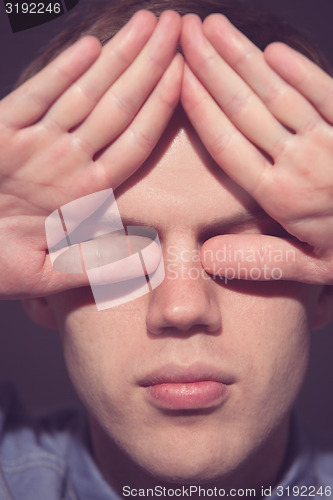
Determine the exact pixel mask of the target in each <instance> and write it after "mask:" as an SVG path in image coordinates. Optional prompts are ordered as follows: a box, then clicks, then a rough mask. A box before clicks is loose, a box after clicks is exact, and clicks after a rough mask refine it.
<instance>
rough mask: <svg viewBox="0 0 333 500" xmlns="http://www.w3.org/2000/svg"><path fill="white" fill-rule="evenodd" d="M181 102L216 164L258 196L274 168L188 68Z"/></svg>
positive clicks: (186, 67)
mask: <svg viewBox="0 0 333 500" xmlns="http://www.w3.org/2000/svg"><path fill="white" fill-rule="evenodd" d="M181 102H182V105H183V108H184V110H185V112H186V114H187V116H188V117H189V119H190V121H191V123H192V125H193V127H194V128H195V129H196V131H197V133H198V135H199V136H200V138H201V140H202V142H203V143H204V145H205V147H206V149H207V150H208V151H209V153H210V155H211V156H212V157H213V158H214V160H215V161H216V163H217V164H218V165H220V167H221V168H223V170H224V171H225V172H226V173H227V174H228V175H229V176H230V177H231V178H232V179H233V180H234V181H235V182H237V184H239V185H240V186H242V187H243V188H244V189H246V190H247V191H248V192H249V193H250V194H252V193H254V192H255V191H256V189H257V187H258V185H259V183H260V181H261V178H262V176H263V175H264V174H265V172H266V171H267V170H268V171H269V168H270V167H271V164H270V163H269V162H268V161H267V160H266V159H265V158H264V156H263V155H262V154H261V153H260V152H259V151H258V150H257V148H255V147H254V146H253V145H252V144H251V143H250V142H249V141H248V140H247V139H246V138H245V137H244V135H243V134H241V133H240V132H239V130H238V129H237V128H236V127H235V126H234V124H233V123H231V121H230V120H229V118H228V117H227V116H226V115H225V114H224V113H223V111H222V110H221V109H220V108H219V106H218V105H217V104H216V102H215V101H214V100H213V99H212V97H211V96H210V94H209V93H208V92H207V90H206V89H205V88H204V87H203V86H202V85H201V83H200V82H199V80H198V79H197V78H196V76H195V75H194V74H193V73H192V71H191V70H190V68H189V67H188V66H187V65H186V64H185V67H184V75H183V84H182V91H181ZM244 159H245V160H244Z"/></svg>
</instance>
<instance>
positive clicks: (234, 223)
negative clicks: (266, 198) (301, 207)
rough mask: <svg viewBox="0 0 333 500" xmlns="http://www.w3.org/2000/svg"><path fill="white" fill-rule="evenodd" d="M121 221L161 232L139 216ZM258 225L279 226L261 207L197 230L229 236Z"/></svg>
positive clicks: (218, 220) (202, 225)
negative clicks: (231, 233)
mask: <svg viewBox="0 0 333 500" xmlns="http://www.w3.org/2000/svg"><path fill="white" fill-rule="evenodd" d="M121 219H122V222H123V224H124V226H151V227H154V228H155V229H156V230H157V231H159V230H160V228H159V227H158V226H157V225H156V224H150V223H149V221H148V220H143V219H142V218H141V217H140V216H139V215H138V216H136V217H126V216H123V217H122V218H121ZM257 223H265V224H276V225H278V223H277V222H276V221H275V220H274V219H272V217H270V216H269V215H268V214H267V213H266V212H265V211H264V210H263V209H262V208H261V207H260V206H258V207H256V208H255V209H254V210H252V211H247V212H239V213H235V214H233V215H231V216H230V217H223V218H222V217H221V218H219V219H215V220H212V221H210V222H209V223H205V224H200V225H199V226H198V228H197V232H198V233H216V234H228V233H230V232H235V231H237V230H245V229H248V228H251V227H253V226H255V225H256V224H257Z"/></svg>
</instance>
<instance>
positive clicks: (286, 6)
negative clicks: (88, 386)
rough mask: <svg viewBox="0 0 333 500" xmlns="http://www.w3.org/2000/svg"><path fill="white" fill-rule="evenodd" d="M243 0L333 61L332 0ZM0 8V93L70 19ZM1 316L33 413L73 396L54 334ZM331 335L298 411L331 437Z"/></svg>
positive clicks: (6, 352) (9, 374) (17, 314)
mask: <svg viewBox="0 0 333 500" xmlns="http://www.w3.org/2000/svg"><path fill="white" fill-rule="evenodd" d="M118 1H119V0H118ZM120 1H121V0H120ZM244 3H247V4H250V5H251V6H255V7H256V8H258V9H260V8H263V7H264V8H265V9H266V10H269V11H271V12H273V13H275V14H277V15H279V16H281V17H284V18H286V19H287V20H288V21H289V22H290V23H291V24H293V25H294V26H297V27H298V28H301V30H302V31H305V33H307V34H308V36H309V38H310V39H312V41H313V42H314V43H315V44H316V45H317V46H318V47H319V48H320V49H321V50H322V51H323V52H324V53H325V54H326V56H327V57H328V59H329V60H330V61H331V63H332V64H333V34H332V21H333V1H332V0H244ZM166 4H167V2H166ZM86 5H90V8H94V0H90V1H89V0H81V1H80V3H79V4H78V6H77V7H75V9H74V10H75V11H76V14H80V10H81V11H82V9H83V8H85V6H86ZM95 6H96V4H95ZM95 8H96V7H95ZM0 9H1V10H0V46H1V49H0V68H1V71H0V98H1V97H3V96H4V95H6V94H7V93H8V92H9V91H10V88H11V86H12V84H13V83H14V82H15V80H16V78H17V77H18V75H19V73H20V72H21V70H22V69H23V68H24V66H25V65H26V64H27V63H28V62H29V61H30V60H32V59H33V58H34V57H35V56H36V54H37V53H38V51H39V50H41V49H42V48H43V46H44V44H45V43H46V42H47V41H48V40H50V39H51V38H52V37H53V36H54V35H55V34H57V33H58V32H59V31H61V30H62V29H63V27H64V24H65V23H66V24H68V15H67V14H65V15H64V16H62V17H60V18H58V19H56V20H53V21H51V22H49V23H47V24H44V25H41V26H39V27H35V28H32V29H30V30H27V31H23V32H19V33H15V34H13V33H12V32H11V29H10V25H9V22H8V19H7V17H6V14H5V12H4V9H3V4H1V5H0ZM332 85H333V83H332ZM0 154H1V151H0ZM0 318H1V335H0V379H11V380H12V381H13V382H14V384H15V385H16V387H17V390H18V391H19V393H20V396H21V398H22V399H23V401H24V402H25V404H26V405H27V407H28V408H29V410H30V411H31V412H32V413H33V414H36V413H38V414H39V413H44V412H45V411H47V410H51V409H55V408H57V407H59V405H66V404H68V403H72V402H73V401H76V398H75V395H74V391H73V389H72V387H71V385H70V382H69V380H68V376H67V374H66V370H65V366H64V362H63V359H62V353H61V347H60V342H59V340H58V334H57V333H56V332H53V331H48V330H43V329H42V328H40V327H37V326H35V325H33V324H32V323H31V322H30V321H29V320H28V319H27V318H26V316H25V315H24V312H23V310H22V307H21V305H20V303H17V302H15V301H3V302H2V303H1V302H0ZM332 334H333V326H330V327H328V328H326V329H324V330H321V331H319V332H315V333H314V334H313V348H312V355H311V359H310V367H309V372H308V375H307V378H306V380H305V384H304V388H303V390H302V393H301V395H300V398H299V401H298V404H297V410H298V412H299V413H301V414H302V417H303V419H304V421H305V422H306V423H308V424H309V425H310V426H312V427H316V428H318V429H320V430H321V431H323V432H326V433H328V434H329V435H330V436H331V437H332V438H333V390H332V389H333V366H332V353H333V335H332Z"/></svg>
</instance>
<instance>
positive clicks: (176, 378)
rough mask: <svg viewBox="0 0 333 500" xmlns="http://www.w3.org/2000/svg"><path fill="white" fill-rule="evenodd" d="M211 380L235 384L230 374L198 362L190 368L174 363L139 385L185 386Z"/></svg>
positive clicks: (165, 366)
mask: <svg viewBox="0 0 333 500" xmlns="http://www.w3.org/2000/svg"><path fill="white" fill-rule="evenodd" d="M209 380H212V381H215V382H220V383H222V384H225V385H228V384H231V383H232V382H233V379H232V377H231V375H230V374H227V373H224V372H222V371H221V370H219V369H218V368H215V367H212V366H211V365H208V364H204V363H201V362H198V363H193V364H192V365H190V366H182V365H177V364H174V363H170V364H167V365H164V366H162V367H161V368H158V369H157V370H153V371H151V372H149V373H148V374H147V375H146V376H144V377H143V378H141V379H140V380H139V385H140V386H144V387H149V386H152V385H158V384H168V383H169V384H181V383H183V384H185V383H194V382H202V381H209Z"/></svg>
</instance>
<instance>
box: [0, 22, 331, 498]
mask: <svg viewBox="0 0 333 500" xmlns="http://www.w3.org/2000/svg"><path fill="white" fill-rule="evenodd" d="M128 26H129V25H127V27H125V29H124V31H122V32H120V34H119V36H118V35H117V37H118V38H115V39H113V40H112V41H111V42H109V44H107V45H106V46H105V47H104V48H103V49H101V47H100V46H99V44H98V43H97V42H96V40H94V39H92V38H88V39H84V40H83V41H81V42H79V43H78V44H77V45H76V46H74V48H72V49H69V51H67V52H66V53H64V54H62V55H61V56H60V57H59V58H58V59H57V60H56V61H54V62H53V63H51V65H49V66H48V67H47V68H46V69H45V70H43V71H42V72H41V73H40V74H38V75H36V77H34V78H33V79H31V80H30V81H29V82H27V83H26V84H24V85H23V86H22V87H21V88H20V89H18V90H17V91H15V92H14V93H12V94H11V95H10V96H8V97H7V98H6V99H5V100H3V101H2V103H1V105H0V116H1V129H0V130H1V134H0V136H1V144H0V145H1V150H2V152H3V158H4V161H3V164H1V165H0V167H1V168H0V171H1V174H0V191H1V196H0V214H1V220H0V236H1V238H0V242H1V254H0V255H1V257H0V271H2V272H1V276H2V280H1V284H0V295H1V297H3V298H26V297H36V296H37V297H40V296H43V295H48V294H51V293H55V292H59V291H63V290H66V291H65V292H63V293H61V294H58V295H55V296H52V297H51V298H42V299H34V300H30V301H28V302H27V309H28V311H29V314H30V315H31V317H33V318H34V319H35V320H36V321H37V322H39V323H42V324H44V325H49V326H56V325H57V326H58V328H59V330H60V331H61V335H62V339H63V344H64V352H65V357H66V361H67V365H68V369H69V373H70V376H71V378H72V380H73V383H74V385H75V387H76V389H77V392H78V394H79V395H80V397H81V399H82V400H83V402H84V404H85V406H86V408H87V410H88V413H89V415H90V421H91V432H92V444H93V449H94V454H95V457H96V460H97V462H98V463H99V465H100V467H101V470H102V471H103V473H104V474H105V476H106V478H107V479H108V480H109V481H110V483H112V484H115V486H116V488H118V489H119V490H121V484H122V480H123V479H122V471H131V472H132V474H131V476H132V477H133V478H134V479H133V480H134V481H137V484H147V485H148V484H151V481H155V480H152V479H151V476H150V475H153V476H154V477H158V478H159V480H164V481H168V482H169V481H176V482H177V481H180V482H184V481H185V482H194V481H208V482H210V483H211V484H216V482H219V484H221V485H223V487H225V488H231V487H238V488H239V487H244V488H248V487H257V486H258V485H259V484H260V485H265V484H267V485H271V484H274V483H275V482H276V481H277V479H278V475H279V471H280V468H281V464H282V463H283V458H284V455H285V451H286V445H287V441H288V429H289V415H290V409H291V407H292V404H293V402H294V400H295V397H296V395H297V393H298V390H299V387H300V384H301V382H302V379H303V376H304V371H305V368H306V364H307V358H308V351H309V337H310V336H309V331H310V328H311V327H316V326H321V325H323V324H325V323H326V322H327V321H328V320H329V319H330V316H331V314H332V313H331V311H332V294H331V295H330V294H329V289H328V288H327V287H322V286H310V285H305V284H302V283H297V281H302V282H306V283H314V284H317V285H318V284H330V283H332V279H333V278H332V275H333V267H332V227H333V226H332V182H330V179H331V178H332V168H331V167H332V163H331V139H332V130H331V123H332V120H333V115H332V107H331V106H327V103H330V102H332V101H331V100H330V98H329V97H330V95H331V89H332V80H331V79H330V77H328V75H325V74H324V73H323V72H321V70H320V69H319V68H317V67H315V66H314V65H313V64H312V63H310V62H309V61H307V60H306V59H304V58H303V57H302V56H300V55H298V54H295V53H294V52H293V51H291V50H290V49H288V48H286V47H285V46H283V45H281V44H280V45H279V44H278V45H272V46H270V47H269V48H268V49H267V50H266V51H265V54H263V53H262V52H260V51H259V50H257V49H254V48H253V46H252V45H251V44H250V42H249V41H248V40H247V39H245V38H244V37H242V35H240V34H239V32H237V30H235V29H234V28H233V27H231V26H230V25H228V23H227V21H226V20H225V18H223V16H210V17H209V18H207V20H206V21H205V22H204V23H203V25H201V22H200V21H199V20H198V18H196V17H195V16H186V17H185V19H184V20H183V21H181V19H180V18H179V16H178V15H177V14H175V13H172V12H167V13H165V14H163V16H161V18H160V19H159V21H158V22H157V20H156V19H155V17H154V16H153V15H151V14H149V13H145V12H141V13H138V14H137V17H136V18H135V19H134V21H132V24H131V25H130V27H128ZM217 28H223V29H222V30H219V33H224V35H221V34H220V35H217V31H218V30H217ZM193 34H195V36H193ZM179 41H180V42H181V46H182V49H183V52H184V56H185V70H184V74H183V73H182V70H183V65H184V60H183V58H182V57H181V56H180V55H175V50H176V46H177V44H178V42H179ZM166 42H167V43H166ZM119 49H120V50H119ZM119 54H120V57H119ZM153 54H154V55H156V54H158V56H157V59H156V56H155V57H152V55H153ZM245 54H248V55H249V54H250V56H249V57H245ZM110 60H111V62H112V64H110ZM249 61H251V64H248V62H249ZM282 61H283V62H282ZM212 63H213V64H212ZM254 66H255V68H256V72H255V74H254V73H253V71H251V68H253V67H254ZM105 68H115V70H114V71H113V70H110V72H109V71H106V70H105ZM286 68H287V69H286ZM309 71H310V73H311V79H304V78H303V76H304V74H307V73H308V72H309ZM281 76H282V77H283V78H284V80H282V79H281ZM262 82H265V85H264V86H263V85H262ZM42 89H44V90H42ZM235 90H236V95H238V96H240V98H239V97H238V98H239V101H237V99H236V100H235V94H234V92H235ZM323 94H324V98H322V96H323ZM102 96H103V97H102ZM133 96H134V98H133ZM258 97H260V100H259V99H258ZM179 99H180V100H181V103H182V106H183V108H184V110H185V112H186V114H187V116H188V118H189V120H190V121H191V123H192V126H193V127H194V129H196V131H197V133H198V136H199V137H196V136H195V135H194V132H193V129H191V127H190V125H189V123H188V122H186V120H184V119H183V118H181V117H180V116H177V117H176V119H173V121H172V123H171V124H170V125H169V129H168V134H167V136H165V137H164V139H163V143H162V144H161V143H159V146H158V149H157V150H155V151H154V153H153V154H152V155H151V152H152V151H153V149H154V147H155V145H156V144H157V142H158V140H159V138H160V136H161V134H162V133H163V130H164V129H165V127H166V126H167V123H168V122H169V120H170V117H171V116H172V115H173V112H174V109H175V108H176V106H177V104H178V102H179ZM244 103H245V105H244ZM291 104H292V105H293V107H294V109H295V113H294V114H293V115H292V119H293V121H291V122H289V121H288V120H289V117H290V113H289V110H290V106H291ZM106 108H108V109H110V110H112V112H111V111H110V115H108V116H105V113H104V110H105V109H106ZM309 117H310V120H309V119H308V118H309ZM307 120H308V121H307ZM290 129H292V131H294V132H295V133H292V131H290ZM202 145H204V148H206V150H207V151H206V150H205V149H204V148H203V146H202ZM255 146H257V147H258V148H260V149H261V150H263V151H264V152H265V153H266V155H263V154H261V153H260V152H259V151H258V149H257V148H256V147H255ZM299 146H301V147H299ZM207 152H208V153H209V154H210V155H211V157H212V158H214V160H215V162H216V163H212V160H211V157H210V156H209V155H208V153H207ZM267 155H268V156H269V157H270V158H271V162H270V161H268V160H267ZM319 155H320V156H319ZM317 157H320V162H318V165H316V175H313V174H312V168H313V159H314V158H317ZM46 159H47V166H48V168H47V169H46V168H45V164H46ZM59 159H60V160H61V161H59ZM147 159H148V160H147ZM145 161H146V162H147V163H146V164H145V167H144V168H143V169H141V170H140V171H139V172H140V173H139V172H138V173H137V174H134V173H135V172H136V171H137V170H138V169H139V167H140V166H141V165H142V163H144V162H145ZM272 163H274V168H272ZM115 165H116V167H115ZM59 166H60V168H59ZM180 166H181V168H180ZM133 174H134V176H133ZM227 175H228V176H229V177H227ZM131 176H132V177H131ZM126 179H129V180H128V181H127V180H126ZM230 179H233V181H234V182H236V183H237V184H238V185H239V186H241V187H242V188H244V190H245V191H243V190H242V189H241V188H240V187H237V185H236V184H235V183H234V182H232V181H231V180H230ZM41 186H42V187H41ZM110 186H111V187H112V188H114V189H116V188H119V189H118V191H117V201H118V206H119V209H120V213H121V216H122V217H123V220H124V222H125V219H126V218H132V222H133V218H135V219H139V221H136V222H139V223H141V224H143V225H150V226H153V227H155V228H156V229H157V230H158V231H159V234H160V238H161V241H162V245H163V248H164V252H166V253H165V262H166V264H167V266H166V269H167V276H166V279H165V280H164V282H163V283H162V285H160V287H158V288H157V289H156V290H154V291H153V292H152V293H151V294H148V295H145V296H143V297H141V298H140V299H137V300H136V301H133V303H130V304H124V305H123V306H119V307H117V308H114V309H110V310H107V311H104V312H97V311H96V309H95V304H94V302H93V299H92V296H91V292H90V290H89V289H88V288H78V287H82V285H84V284H87V281H86V280H85V279H84V277H78V276H71V275H66V274H62V273H57V272H56V271H55V270H54V269H52V266H51V264H50V261H49V259H48V257H47V254H46V250H47V247H46V242H45V236H44V221H45V217H46V216H47V215H49V213H50V212H52V211H53V210H54V209H56V208H57V207H59V206H61V205H63V204H64V203H67V202H68V201H70V200H73V199H75V198H78V197H80V196H84V195H85V194H89V193H91V192H95V191H98V190H102V189H106V188H108V187H110ZM194 198H195V203H193V199H194ZM304 199H305V200H307V201H308V202H307V203H304V202H303V200H304ZM290 200H292V203H290ZM258 204H259V205H260V206H261V207H262V208H263V209H264V210H265V211H266V212H267V214H268V215H269V216H270V217H271V219H270V220H267V219H268V218H267V217H266V219H265V218H264V219H263V218H262V217H261V218H260V217H259V218H258V220H255V221H252V225H251V224H243V225H238V226H236V227H230V224H229V226H228V224H227V221H228V220H229V219H230V217H233V216H235V215H236V214H238V215H239V214H240V213H241V214H243V215H244V216H246V215H249V213H253V212H255V211H256V210H257V208H258ZM273 219H274V220H275V221H277V222H278V223H279V224H277V223H276V222H274V221H273ZM217 220H219V226H218V228H217V227H216V224H215V223H216V221H217ZM125 223H126V222H125ZM213 225H214V227H213ZM227 228H228V230H227ZM225 232H227V233H228V234H227V235H224V233H225ZM229 233H231V236H230V234H229ZM221 234H222V236H218V239H217V238H213V239H211V237H216V236H217V235H221ZM267 234H269V235H271V236H269V238H274V241H273V243H274V244H275V245H278V247H277V248H282V250H283V249H286V248H290V245H292V248H293V249H295V250H297V259H296V260H295V262H294V263H292V265H291V266H289V267H288V265H287V263H286V264H285V265H283V263H281V268H283V273H284V274H283V278H284V279H288V280H292V281H289V282H287V281H282V280H281V281H278V282H276V281H271V282H267V283H259V282H244V281H233V282H231V283H228V285H226V284H225V283H224V280H221V281H218V280H214V279H213V278H209V277H208V275H205V274H204V275H202V274H200V277H199V278H198V279H196V280H192V279H186V272H187V271H188V273H190V267H189V266H190V264H189V263H188V262H186V261H185V260H182V257H181V256H182V255H184V254H182V251H192V250H195V249H197V248H198V245H199V246H200V245H202V244H203V243H205V242H206V241H207V243H205V244H204V245H203V246H202V264H203V266H204V267H205V268H206V270H207V271H209V272H210V273H212V269H211V268H210V267H209V266H208V265H207V262H206V261H205V253H204V250H205V249H207V248H210V247H209V245H212V247H211V248H213V250H216V249H218V248H221V246H222V244H223V241H225V240H224V239H223V238H228V240H227V241H228V242H230V241H231V242H232V244H233V245H235V247H237V244H238V246H242V247H243V248H244V247H246V245H247V244H248V243H249V247H250V248H257V247H258V245H266V244H267V237H268V236H267ZM290 235H291V236H292V237H293V242H294V243H291V242H290V238H289V236H290ZM281 236H282V237H281ZM221 238H222V239H221ZM230 238H233V239H232V240H230ZM295 238H296V240H297V241H296V244H295ZM269 243H270V244H271V243H272V240H271V239H270V240H269ZM170 246H172V247H174V248H176V249H177V253H178V255H179V259H178V260H177V267H176V269H177V271H178V272H179V273H180V271H185V277H183V276H182V277H181V278H180V277H179V276H180V274H178V278H177V279H171V272H170V269H169V268H168V251H167V249H168V247H170ZM192 264H193V266H194V268H195V269H196V270H202V268H201V264H200V262H198V261H196V262H194V261H193V263H191V266H192ZM220 274H222V275H223V269H222V270H221V273H220ZM203 276H204V277H203ZM240 277H242V276H240ZM73 287H74V288H75V287H77V289H76V290H75V289H73V290H70V288H73ZM254 312H255V313H254ZM249 318H250V319H251V321H249ZM111 325H112V326H111ZM115 353H116V355H114V354H115ZM111 356H112V358H111ZM111 359H112V362H110V360H111ZM170 360H173V361H174V362H176V363H177V364H179V365H181V366H183V367H187V366H190V365H191V364H192V363H195V362H196V361H199V360H200V361H203V360H204V361H205V362H206V363H208V364H210V365H212V366H213V367H215V368H217V367H218V368H219V369H221V370H223V371H226V372H227V373H228V376H229V377H230V379H231V382H230V386H229V389H228V390H229V393H228V397H227V398H226V400H225V402H224V403H223V404H222V405H220V406H218V407H216V408H214V410H213V411H210V412H194V413H195V414H193V412H192V414H185V415H178V414H177V415H173V416H171V415H170V414H166V413H165V412H164V411H161V409H160V408H156V407H155V406H154V405H152V404H151V403H150V402H149V401H148V400H147V398H146V396H145V392H144V391H145V389H143V388H142V387H141V386H140V385H139V384H138V382H139V380H140V378H141V377H144V376H145V375H146V374H147V372H149V371H150V370H152V369H155V368H157V367H159V366H161V365H163V364H165V363H168V362H169V361H170ZM221 430H222V431H221ZM170 436H171V437H172V438H170ZM189 450H191V453H190V454H189ZM112 457H114V458H112ZM113 460H114V462H115V463H112V461H113ZM143 471H144V472H143ZM117 478H118V482H117Z"/></svg>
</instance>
